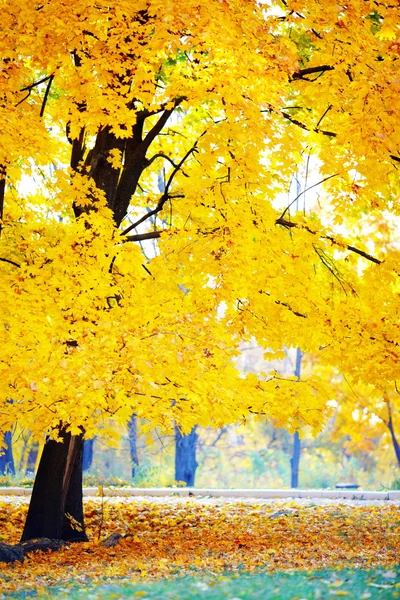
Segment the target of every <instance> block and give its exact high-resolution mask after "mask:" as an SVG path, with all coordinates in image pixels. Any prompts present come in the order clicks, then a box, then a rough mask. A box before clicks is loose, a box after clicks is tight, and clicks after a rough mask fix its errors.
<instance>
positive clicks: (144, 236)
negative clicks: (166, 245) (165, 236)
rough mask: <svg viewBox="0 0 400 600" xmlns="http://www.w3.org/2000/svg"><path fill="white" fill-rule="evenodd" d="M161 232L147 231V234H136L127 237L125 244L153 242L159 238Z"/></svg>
mask: <svg viewBox="0 0 400 600" xmlns="http://www.w3.org/2000/svg"><path fill="white" fill-rule="evenodd" d="M161 234H162V231H149V232H147V233H137V234H135V235H127V236H126V238H125V240H124V241H125V242H143V241H144V240H155V239H157V238H159V237H161Z"/></svg>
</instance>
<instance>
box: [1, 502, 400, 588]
mask: <svg viewBox="0 0 400 600" xmlns="http://www.w3.org/2000/svg"><path fill="white" fill-rule="evenodd" d="M121 500H122V499H121V498H120V499H117V501H112V502H110V501H105V503H104V504H103V503H102V502H101V499H100V498H98V499H96V500H91V501H89V502H88V503H87V504H86V510H85V513H86V515H85V516H86V523H87V527H88V531H89V533H90V534H91V538H92V540H93V541H92V542H90V543H84V544H72V545H70V546H68V545H67V546H66V547H65V548H63V549H62V550H61V551H59V552H55V553H43V552H37V553H35V554H30V555H29V557H28V558H26V559H25V563H24V564H22V565H21V564H19V563H14V564H13V565H12V566H10V567H9V568H7V569H5V570H3V572H2V573H1V575H0V582H1V583H2V585H3V587H4V588H5V589H7V590H9V591H10V592H11V591H12V590H18V589H19V588H21V587H22V586H34V587H35V588H36V589H37V588H40V586H53V585H58V586H59V585H61V584H69V583H70V582H71V581H74V582H75V583H78V584H79V585H84V584H85V583H89V581H90V582H92V583H102V584H104V583H105V582H110V581H113V580H115V581H118V579H119V578H128V579H129V580H131V581H138V580H141V579H145V580H146V579H160V578H161V579H164V578H166V577H171V576H177V575H179V576H184V575H190V574H191V575H196V574H202V573H203V574H204V573H205V572H207V573H209V574H232V573H240V572H241V571H246V572H248V573H252V574H255V573H259V572H262V571H265V570H267V571H268V572H273V571H276V570H286V569H304V570H311V569H323V568H324V569H327V568H338V567H340V568H356V569H369V568H370V567H371V566H378V565H380V566H383V567H389V568H390V567H392V568H393V566H396V565H397V564H398V552H399V524H398V507H396V506H394V505H381V506H359V507H354V506H348V505H347V506H346V505H344V504H342V505H334V504H328V505H325V506H316V505H304V504H303V505H297V504H296V503H293V502H292V503H290V502H289V503H288V502H286V503H283V504H282V503H272V504H271V503H268V502H267V503H265V502H262V501H256V500H254V501H252V502H243V501H242V502H229V501H228V502H227V501H225V500H224V501H222V502H221V501H218V500H215V499H213V500H209V499H202V500H199V499H186V500H183V501H182V500H177V499H175V500H173V499H172V500H171V499H169V500H164V501H161V502H160V501H158V502H154V501H153V502H152V501H146V500H143V499H141V500H140V501H126V500H122V501H121ZM25 512H26V505H24V504H22V505H19V506H18V505H16V504H10V503H2V504H1V515H2V516H1V519H2V523H1V524H2V528H3V530H4V531H7V524H8V523H17V524H18V522H21V523H22V521H23V519H24V517H25ZM117 531H118V532H119V533H122V534H124V536H125V537H123V538H121V539H120V540H119V542H118V544H117V545H115V546H111V547H108V548H107V547H105V546H104V545H102V544H101V543H100V540H104V539H107V538H108V537H109V536H110V535H111V534H112V533H115V532H117ZM14 532H15V528H12V527H9V528H8V531H7V534H8V539H12V536H13V535H15V533H14ZM99 536H100V540H99V539H98V537H99ZM15 541H17V539H15ZM27 565H29V569H27ZM125 581H126V580H125ZM48 593H49V590H48Z"/></svg>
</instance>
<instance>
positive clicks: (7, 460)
mask: <svg viewBox="0 0 400 600" xmlns="http://www.w3.org/2000/svg"><path fill="white" fill-rule="evenodd" d="M4 443H5V447H3V448H1V449H0V474H1V475H15V465H14V456H13V451H12V435H11V431H6V433H5V435H4Z"/></svg>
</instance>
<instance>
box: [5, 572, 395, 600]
mask: <svg viewBox="0 0 400 600" xmlns="http://www.w3.org/2000/svg"><path fill="white" fill-rule="evenodd" d="M4 592H5V593H4ZM1 598H6V599H9V598H14V599H18V600H23V599H27V598H49V599H50V598H51V599H52V600H53V599H56V600H67V599H68V600H113V599H114V600H116V599H117V598H133V599H135V598H136V599H141V600H156V599H157V600H200V599H204V600H256V599H260V600H335V599H338V598H349V599H354V600H375V599H385V598H400V568H397V569H381V568H380V569H373V570H371V571H361V570H354V569H353V570H349V569H348V570H341V571H332V570H329V571H314V572H304V571H292V572H285V573H282V572H280V573H273V574H266V573H262V574H257V575H247V574H242V573H241V574H240V575H237V576H235V575H233V576H232V575H227V576H218V577H204V578H201V579H200V578H194V577H185V578H181V579H169V580H166V581H154V582H145V583H135V584H132V583H128V582H126V580H125V581H121V580H119V581H115V582H114V583H104V584H99V585H92V584H90V580H89V579H88V581H87V582H86V583H84V584H83V583H82V584H81V585H80V586H79V587H78V586H72V587H68V588H67V587H64V586H63V587H57V586H54V587H51V588H50V587H48V588H46V591H45V590H44V589H43V588H39V591H35V590H34V589H32V588H31V589H29V590H25V591H20V592H18V593H17V592H13V593H11V594H9V593H7V592H6V591H5V590H3V595H2V594H1V592H0V599H1Z"/></svg>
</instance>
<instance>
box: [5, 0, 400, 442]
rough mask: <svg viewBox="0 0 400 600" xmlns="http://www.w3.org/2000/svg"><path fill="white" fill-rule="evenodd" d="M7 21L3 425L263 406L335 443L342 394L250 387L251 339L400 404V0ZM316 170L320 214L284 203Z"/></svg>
mask: <svg viewBox="0 0 400 600" xmlns="http://www.w3.org/2000/svg"><path fill="white" fill-rule="evenodd" d="M0 16H1V19H0V23H1V31H2V35H1V40H0V47H1V52H0V56H1V70H0V80H1V82H0V90H1V92H0V119H1V123H2V125H1V137H0V165H1V173H2V177H3V179H2V183H1V185H0V195H1V211H2V215H1V216H2V229H1V240H0V248H1V250H0V268H1V279H0V281H1V283H0V286H1V306H2V323H3V325H2V327H1V329H0V331H1V333H0V343H1V347H2V356H1V359H0V373H1V377H0V389H1V411H0V429H1V430H2V431H6V430H11V429H12V428H13V426H14V424H15V422H16V421H18V422H20V423H21V425H22V426H23V427H25V428H27V429H29V430H31V431H33V432H34V434H35V435H36V436H37V437H38V438H41V437H42V436H43V435H44V434H48V435H51V436H54V437H57V436H58V434H59V429H58V427H59V424H60V423H63V424H64V425H65V426H66V427H67V428H68V429H69V430H70V431H71V432H72V434H78V433H80V432H81V431H82V430H84V431H85V435H87V436H88V437H90V436H93V435H94V434H98V433H100V434H104V435H108V436H111V437H112V436H113V422H115V421H118V422H119V423H120V424H122V425H125V424H126V423H127V421H128V420H129V418H130V416H131V415H132V414H133V413H134V414H136V415H138V416H139V417H145V418H146V419H147V421H148V423H149V428H150V427H154V426H159V427H161V428H164V429H170V428H171V427H172V425H173V423H177V424H178V425H179V426H180V427H181V428H182V430H183V431H184V432H187V431H189V430H190V429H191V427H192V426H194V425H203V426H208V425H212V426H217V427H218V426H221V425H223V424H224V423H227V422H234V421H237V420H238V419H242V418H243V417H244V418H245V417H246V415H247V414H249V412H251V413H255V414H259V415H261V416H262V417H264V416H265V417H268V418H272V419H273V420H274V423H275V424H277V425H285V426H288V427H289V428H291V429H295V428H297V427H298V426H299V425H301V424H308V425H310V426H311V427H312V428H313V429H314V430H318V429H319V428H320V427H321V426H322V424H323V422H324V419H325V415H326V412H325V406H326V402H327V400H330V399H331V398H332V389H331V387H330V385H329V384H328V383H329V382H328V383H327V381H326V380H325V379H324V377H318V376H317V375H310V376H309V377H306V378H304V380H303V381H301V382H300V383H299V382H297V381H296V379H295V378H291V377H288V378H284V377H282V376H279V375H278V374H276V373H272V374H270V373H265V374H262V375H261V376H260V377H257V376H255V375H248V376H246V377H241V376H240V375H239V374H238V372H237V370H236V368H235V364H234V359H235V357H236V356H237V354H238V350H239V346H240V343H241V342H243V341H249V340H252V339H255V340H257V342H258V343H259V344H260V345H261V346H263V347H264V348H265V349H266V350H267V349H269V350H270V351H271V352H272V355H271V356H272V357H274V356H279V352H280V350H281V348H282V346H284V345H286V346H299V347H301V348H302V350H304V351H305V352H308V353H310V354H313V355H318V360H320V361H321V363H322V364H327V365H330V366H335V367H336V368H337V369H338V371H339V372H341V373H346V375H347V377H348V378H349V379H350V380H351V381H354V382H361V383H362V384H365V385H367V384H369V385H371V386H372V388H371V395H372V396H373V397H375V398H378V399H381V398H384V397H386V395H387V394H388V393H390V394H391V395H395V382H396V377H398V360H399V359H398V343H399V342H398V340H399V323H398V314H399V309H400V306H399V271H398V261H399V249H398V244H397V239H396V235H395V233H394V232H395V225H396V219H397V218H398V194H399V178H398V172H399V171H398V168H399V163H400V139H399V130H398V127H397V128H396V125H398V123H397V120H398V114H399V110H400V93H399V92H400V74H399V65H400V61H399V48H400V45H399V43H398V35H399V29H398V17H399V14H398V8H397V6H396V2H391V3H385V2H380V3H375V2H369V1H367V2H366V1H364V0H355V1H353V2H350V3H349V2H347V3H343V2H339V3H337V2H335V3H331V2H317V1H316V0H288V1H287V2H276V3H275V2H271V3H268V4H264V3H257V2H253V1H248V0H235V1H232V2H228V1H226V0H223V1H217V0H207V2H205V1H204V0H196V2H194V1H193V0H185V1H178V2H175V1H174V2H172V1H169V0H167V1H165V0H163V2H160V1H159V0H140V1H138V2H134V3H132V2H130V1H129V2H128V1H121V0H118V1H111V0H107V1H106V2H105V1H103V0H96V1H93V0H79V2H77V1H76V0H71V1H69V2H61V1H59V0H55V1H52V2H43V3H40V5H35V4H34V3H30V2H26V0H13V1H12V2H10V1H4V2H2V3H1V5H0ZM309 164H313V165H314V166H315V165H317V166H316V167H315V168H314V177H315V171H317V173H318V174H317V176H316V179H315V178H314V179H313V183H312V185H314V183H315V184H317V183H318V184H319V182H324V183H323V184H322V183H321V185H318V186H317V187H318V190H319V194H320V198H319V205H320V207H319V208H318V206H317V205H316V206H315V207H311V206H309V205H307V204H305V205H304V210H300V211H298V212H297V213H296V211H295V210H294V209H295V205H294V204H292V206H289V205H288V204H287V202H286V201H284V202H283V204H282V194H286V193H287V191H288V188H289V187H290V183H291V181H292V179H293V178H294V177H295V176H296V174H297V173H298V171H299V168H300V166H303V167H304V165H309ZM307 185H311V184H308V183H307V179H306V183H305V188H307ZM304 196H305V192H304V193H303V192H301V199H302V200H303V197H304ZM277 198H278V199H279V198H280V200H279V201H278V203H277V202H276V199H277ZM277 206H280V207H281V208H277ZM282 206H283V208H282ZM285 206H286V208H285ZM298 208H302V204H300V205H299V206H298Z"/></svg>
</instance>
